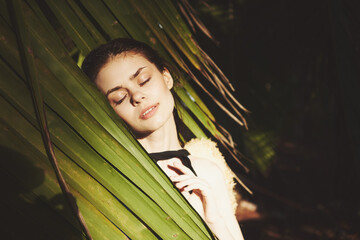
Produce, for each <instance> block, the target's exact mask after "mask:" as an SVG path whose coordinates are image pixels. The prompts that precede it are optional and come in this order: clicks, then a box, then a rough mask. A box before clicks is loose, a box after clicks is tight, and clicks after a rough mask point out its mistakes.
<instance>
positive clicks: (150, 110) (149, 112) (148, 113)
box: [139, 103, 159, 120]
mask: <svg viewBox="0 0 360 240" xmlns="http://www.w3.org/2000/svg"><path fill="white" fill-rule="evenodd" d="M158 106H159V103H157V104H154V105H152V106H149V107H147V108H145V109H143V110H142V111H141V113H140V116H139V118H140V119H143V120H146V119H149V118H151V117H152V116H153V115H154V114H155V112H156V111H157V109H158Z"/></svg>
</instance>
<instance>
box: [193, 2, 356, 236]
mask: <svg viewBox="0 0 360 240" xmlns="http://www.w3.org/2000/svg"><path fill="white" fill-rule="evenodd" d="M191 4H192V6H193V7H194V8H195V9H196V10H197V11H198V13H199V15H200V19H202V20H203V22H204V24H205V25H206V26H208V28H209V29H210V31H211V33H212V34H213V35H214V37H215V39H216V40H217V42H214V41H211V40H209V39H208V38H207V37H206V36H205V35H203V34H202V33H200V31H199V32H198V33H197V35H196V38H197V39H199V41H200V46H202V47H203V48H204V49H205V51H206V52H207V53H208V54H209V55H210V56H211V57H212V58H213V59H214V61H215V62H216V63H217V64H218V65H219V66H220V68H221V69H222V70H223V71H224V73H225V74H226V75H227V76H228V77H229V79H230V80H231V82H232V83H233V84H234V87H235V89H236V94H235V95H236V97H237V98H238V100H239V101H240V102H241V103H242V104H244V105H245V107H247V108H248V109H249V110H250V111H251V112H252V113H251V114H250V115H249V116H248V117H247V120H248V122H249V130H248V131H246V130H245V129H244V128H241V127H239V126H236V124H235V123H234V122H232V120H229V118H228V117H226V116H225V115H224V113H222V111H221V110H218V111H217V110H216V106H211V109H215V111H216V114H217V116H218V121H219V123H221V124H222V125H223V126H226V127H227V129H228V130H229V131H230V132H231V133H232V135H233V138H234V140H235V141H236V142H237V143H238V145H239V149H240V150H241V151H242V152H243V153H244V154H245V155H246V156H248V157H249V158H250V159H251V160H252V161H246V160H244V162H245V163H246V164H247V165H248V166H249V168H251V171H250V172H249V173H245V171H244V170H243V169H241V167H238V166H233V168H234V169H235V170H237V171H238V172H239V173H240V174H241V176H243V180H244V181H245V182H246V183H247V185H248V186H249V187H250V188H251V189H252V190H253V191H254V195H253V196H250V195H249V194H247V193H246V192H245V191H244V192H242V195H243V197H244V198H248V199H249V200H251V201H253V202H255V203H256V204H257V205H258V211H259V212H260V214H261V217H260V218H259V219H254V220H248V221H243V222H242V227H243V231H244V235H245V237H246V239H250V240H251V239H360V220H359V219H360V204H359V200H360V198H359V195H360V194H359V190H360V163H359V162H360V100H359V94H358V92H359V91H360V81H359V80H360V71H359V70H360V1H357V0H342V1H340V0H328V1H325V0H317V1H310V0H305V1H300V0H295V1H286V0H273V1H268V0H251V1H250V0H228V1H214V0H213V1H210V0H208V1H203V0H196V1H191ZM209 87H210V86H209ZM198 92H200V91H198ZM204 98H205V99H206V96H204ZM207 102H211V101H210V100H209V101H207ZM219 116H220V117H219Z"/></svg>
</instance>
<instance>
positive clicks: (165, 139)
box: [138, 117, 181, 153]
mask: <svg viewBox="0 0 360 240" xmlns="http://www.w3.org/2000/svg"><path fill="white" fill-rule="evenodd" d="M138 141H139V142H140V144H141V145H142V146H143V147H144V148H145V150H146V151H147V152H148V153H154V152H163V151H170V150H178V149H180V148H181V146H180V143H179V140H178V137H177V130H176V125H175V120H174V118H173V117H172V118H170V119H169V121H167V122H166V123H165V124H164V126H162V127H161V128H159V129H157V130H156V131H154V132H152V133H150V134H148V135H146V136H145V137H142V138H138Z"/></svg>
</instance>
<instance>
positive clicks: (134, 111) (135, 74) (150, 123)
mask: <svg viewBox="0 0 360 240" xmlns="http://www.w3.org/2000/svg"><path fill="white" fill-rule="evenodd" d="M95 83H96V85H97V86H98V88H99V89H100V91H101V92H103V93H104V94H105V95H106V97H107V99H108V100H109V102H110V105H111V106H112V107H113V109H114V110H115V112H116V113H117V114H118V115H119V116H120V117H121V118H122V119H123V120H124V121H125V122H126V123H127V124H128V125H129V127H130V128H131V129H132V130H133V132H134V133H135V134H136V135H138V134H140V135H146V134H150V133H152V132H154V131H156V130H157V129H159V128H161V127H162V126H163V125H164V124H165V123H166V122H167V121H169V119H170V118H172V112H173V109H174V99H173V96H172V94H171V92H170V89H171V88H172V86H173V79H172V77H171V75H170V73H169V72H168V70H164V71H163V73H161V72H160V71H159V70H158V69H157V68H156V66H155V65H154V64H152V63H151V62H149V61H148V60H147V59H146V58H144V57H143V56H141V55H139V54H133V53H126V54H121V55H119V56H116V57H114V58H112V59H110V61H109V62H108V63H107V64H106V65H105V66H104V67H103V68H102V69H101V70H100V72H99V74H98V75H97V78H96V80H95Z"/></svg>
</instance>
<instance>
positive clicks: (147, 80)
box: [139, 77, 151, 87]
mask: <svg viewBox="0 0 360 240" xmlns="http://www.w3.org/2000/svg"><path fill="white" fill-rule="evenodd" d="M150 79H151V77H149V78H148V79H146V80H145V81H143V82H142V83H140V84H139V85H140V86H141V87H142V86H144V85H145V84H146V83H147V82H149V81H150Z"/></svg>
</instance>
